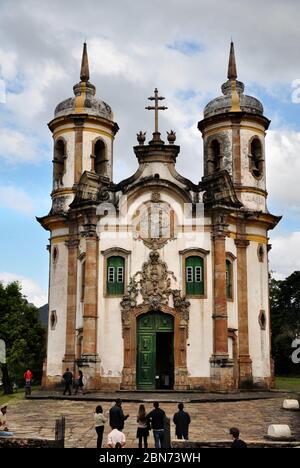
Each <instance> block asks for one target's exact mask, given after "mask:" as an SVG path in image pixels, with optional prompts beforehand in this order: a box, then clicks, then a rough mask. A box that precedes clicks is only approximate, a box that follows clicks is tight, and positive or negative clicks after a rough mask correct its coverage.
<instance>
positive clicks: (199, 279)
mask: <svg viewBox="0 0 300 468" xmlns="http://www.w3.org/2000/svg"><path fill="white" fill-rule="evenodd" d="M195 282H196V283H201V282H202V267H201V266H196V267H195Z"/></svg>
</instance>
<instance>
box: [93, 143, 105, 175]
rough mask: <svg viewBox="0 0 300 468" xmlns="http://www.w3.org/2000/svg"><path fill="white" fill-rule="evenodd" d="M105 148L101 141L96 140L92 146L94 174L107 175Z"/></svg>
mask: <svg viewBox="0 0 300 468" xmlns="http://www.w3.org/2000/svg"><path fill="white" fill-rule="evenodd" d="M106 166H107V159H106V148H105V144H104V142H103V141H102V140H97V141H96V143H95V146H94V170H95V172H96V174H99V175H103V176H106V175H107V167H106Z"/></svg>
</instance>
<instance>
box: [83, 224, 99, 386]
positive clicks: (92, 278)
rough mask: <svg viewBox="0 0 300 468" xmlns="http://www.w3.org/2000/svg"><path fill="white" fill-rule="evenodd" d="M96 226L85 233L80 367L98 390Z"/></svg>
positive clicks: (91, 226)
mask: <svg viewBox="0 0 300 468" xmlns="http://www.w3.org/2000/svg"><path fill="white" fill-rule="evenodd" d="M95 227H96V226H95V225H89V226H88V229H87V230H86V231H85V237H86V256H85V294H84V308H83V347H82V356H81V360H80V361H81V362H80V366H81V367H84V370H83V371H84V374H85V376H86V378H87V387H88V388H89V389H94V388H98V387H99V385H100V376H99V369H98V367H99V366H98V363H99V359H98V353H97V323H98V307H97V304H98V237H97V235H96V229H95Z"/></svg>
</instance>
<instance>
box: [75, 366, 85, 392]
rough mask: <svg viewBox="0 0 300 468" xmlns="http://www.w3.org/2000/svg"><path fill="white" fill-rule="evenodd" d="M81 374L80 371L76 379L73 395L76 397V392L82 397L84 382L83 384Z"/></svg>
mask: <svg viewBox="0 0 300 468" xmlns="http://www.w3.org/2000/svg"><path fill="white" fill-rule="evenodd" d="M83 379H84V377H83V373H82V370H80V371H78V379H77V381H76V390H75V395H77V393H78V392H80V393H81V394H82V395H84V391H83V387H84V382H83Z"/></svg>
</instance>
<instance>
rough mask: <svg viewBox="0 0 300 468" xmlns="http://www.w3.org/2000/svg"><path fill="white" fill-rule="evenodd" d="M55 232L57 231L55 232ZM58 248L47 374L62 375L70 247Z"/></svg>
mask: <svg viewBox="0 0 300 468" xmlns="http://www.w3.org/2000/svg"><path fill="white" fill-rule="evenodd" d="M53 234H55V233H53ZM54 246H55V247H57V248H58V257H57V260H56V261H55V262H53V261H51V264H50V294H49V325H48V326H49V331H48V351H47V375H48V376H50V377H54V376H61V373H62V360H63V357H64V354H65V346H66V314H67V281H68V278H67V274H68V268H67V265H68V249H67V247H66V245H65V243H64V242H59V243H55V244H53V246H52V249H53V247H54ZM53 310H55V311H56V315H57V323H56V326H55V329H54V330H51V326H50V318H51V312H52V311H53Z"/></svg>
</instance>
